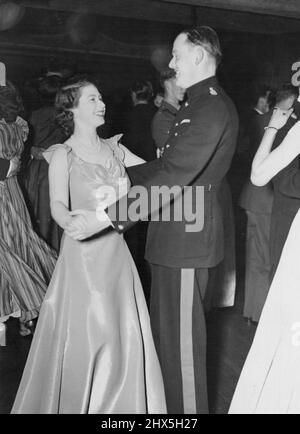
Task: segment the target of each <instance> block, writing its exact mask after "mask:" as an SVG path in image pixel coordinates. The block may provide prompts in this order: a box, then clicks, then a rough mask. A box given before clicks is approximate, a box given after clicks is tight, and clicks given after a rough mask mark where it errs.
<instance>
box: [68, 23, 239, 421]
mask: <svg viewBox="0 0 300 434" xmlns="http://www.w3.org/2000/svg"><path fill="white" fill-rule="evenodd" d="M220 59H221V49H220V45H219V40H218V36H217V34H216V33H215V31H214V30H213V29H211V28H209V27H196V28H193V29H191V30H187V31H184V32H182V33H180V34H179V35H178V36H177V38H176V39H175V41H174V45H173V58H172V60H171V62H170V67H171V68H172V69H174V70H175V72H176V81H177V84H178V86H180V87H182V88H184V89H187V101H186V102H185V103H184V104H183V106H182V107H181V109H180V110H179V112H178V114H177V115H176V117H175V120H174V124H173V126H172V128H171V131H170V134H169V139H168V141H167V143H166V145H165V147H164V152H163V155H162V156H161V158H159V159H157V160H155V161H152V162H149V163H146V164H142V165H140V166H134V167H131V168H129V169H128V173H129V176H130V178H131V181H132V183H133V184H136V185H142V186H144V187H145V188H146V189H147V191H148V193H149V196H150V195H151V187H153V186H158V187H161V186H165V187H169V188H170V189H171V188H172V187H174V186H180V188H181V189H184V188H185V187H186V186H191V187H192V188H193V190H194V191H193V192H194V193H195V192H196V193H197V191H196V190H197V189H196V187H201V188H202V191H203V190H204V203H203V207H202V208H204V209H202V211H203V212H204V227H203V229H202V230H199V231H198V232H189V231H187V221H185V219H184V218H183V219H182V221H175V219H174V221H169V222H167V221H150V223H149V229H148V238H147V245H146V255H145V257H146V259H147V260H148V261H149V262H150V264H151V266H152V286H151V309H150V316H151V324H152V331H153V337H154V341H155V345H156V349H157V353H158V356H159V359H160V363H161V368H162V374H163V378H164V384H165V391H166V399H167V407H168V412H169V413H207V412H208V402H207V386H206V325H205V316H204V309H203V299H204V295H205V290H206V285H207V280H208V269H209V268H210V267H214V266H216V265H217V264H218V263H219V262H220V261H222V259H223V255H224V251H223V250H224V249H223V242H224V240H223V222H222V213H221V209H220V205H219V202H218V196H217V192H218V188H219V185H220V183H221V182H222V179H223V178H224V176H225V175H226V173H227V171H228V169H229V166H230V163H231V159H232V156H233V153H234V150H235V146H236V138H237V132H238V117H237V113H236V110H235V107H234V105H233V103H232V101H231V100H230V98H229V97H228V96H227V95H226V93H225V92H224V90H223V89H222V88H221V87H220V86H219V84H218V82H217V79H216V77H215V73H216V69H217V65H218V64H219V61H220ZM176 199H178V197H177V198H175V200H174V201H173V202H169V203H167V202H166V201H165V202H164V201H162V203H161V205H162V206H163V207H164V206H169V207H170V208H172V207H174V206H175V205H174V204H175V202H176ZM196 200H197V197H196V194H194V195H193V203H192V204H191V203H190V204H189V205H194V204H195V203H196ZM132 202H134V199H133V198H130V195H129V196H125V197H122V198H121V199H120V200H119V201H118V209H119V210H123V211H124V208H126V209H129V207H130V205H131V203H132ZM115 211H116V209H115V206H113V207H109V208H108V210H107V214H108V216H109V217H110V220H111V221H112V224H113V226H114V228H115V229H116V230H117V231H119V232H124V231H125V230H126V229H127V228H129V227H130V226H131V225H133V224H134V222H133V221H130V220H129V219H125V220H124V219H122V220H121V219H119V220H118V219H117V218H116V216H115V214H116V213H115ZM152 211H153V215H155V211H157V210H152ZM171 214H172V213H171ZM144 217H147V215H144V216H143V215H142V216H141V218H144ZM152 220H153V219H152ZM108 225H109V223H104V222H103V221H102V222H99V221H98V223H96V219H95V217H94V223H93V224H92V223H91V224H90V226H89V229H86V231H85V232H83V233H81V234H80V232H79V233H78V234H77V235H75V236H74V234H73V237H76V239H83V238H85V237H87V236H90V235H92V234H93V233H95V232H96V231H97V230H100V229H103V228H105V227H107V226H108Z"/></svg>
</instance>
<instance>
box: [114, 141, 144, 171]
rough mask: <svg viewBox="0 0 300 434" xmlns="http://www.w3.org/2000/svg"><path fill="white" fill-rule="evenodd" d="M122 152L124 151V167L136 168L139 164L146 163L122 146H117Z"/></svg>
mask: <svg viewBox="0 0 300 434" xmlns="http://www.w3.org/2000/svg"><path fill="white" fill-rule="evenodd" d="M119 146H120V148H121V149H122V151H124V164H125V167H131V166H138V165H139V164H143V163H146V161H145V160H143V159H142V158H140V157H138V156H137V155H135V154H133V153H132V152H131V151H129V149H127V148H126V147H125V146H124V145H121V144H119Z"/></svg>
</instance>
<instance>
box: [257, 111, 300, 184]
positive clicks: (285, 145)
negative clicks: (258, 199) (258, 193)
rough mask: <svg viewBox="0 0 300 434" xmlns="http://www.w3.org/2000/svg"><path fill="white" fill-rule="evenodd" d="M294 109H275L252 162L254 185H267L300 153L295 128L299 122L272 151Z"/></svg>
mask: <svg viewBox="0 0 300 434" xmlns="http://www.w3.org/2000/svg"><path fill="white" fill-rule="evenodd" d="M292 111H293V110H292V109H290V110H288V111H285V110H280V109H275V110H274V113H273V115H272V117H271V120H270V122H269V125H268V126H267V127H266V130H265V134H264V136H263V138H262V141H261V143H260V146H259V148H258V150H257V152H256V154H255V157H254V160H253V163H252V170H251V182H252V183H253V184H254V185H257V186H263V185H266V184H267V183H268V182H269V181H270V180H271V179H272V178H273V177H274V176H275V175H276V174H277V173H278V172H280V171H281V170H282V169H283V168H284V167H286V166H287V165H288V164H289V163H290V162H291V161H293V159H294V158H295V157H296V156H297V155H298V154H299V152H300V146H299V139H298V140H297V138H296V136H295V130H294V128H295V126H296V125H297V124H298V123H297V124H296V125H295V126H294V127H293V128H291V130H290V132H289V133H288V134H287V136H286V138H285V139H284V140H283V141H282V143H281V144H280V146H278V148H276V149H274V151H272V152H271V148H272V145H273V142H274V140H275V137H276V134H277V131H278V130H279V129H280V128H282V127H283V126H284V125H285V123H286V121H287V120H288V118H289V116H290V115H291V113H292ZM298 130H299V127H298ZM299 138H300V135H299Z"/></svg>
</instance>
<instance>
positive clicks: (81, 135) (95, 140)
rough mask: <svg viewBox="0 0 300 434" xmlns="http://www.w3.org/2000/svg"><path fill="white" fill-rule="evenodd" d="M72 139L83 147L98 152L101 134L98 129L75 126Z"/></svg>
mask: <svg viewBox="0 0 300 434" xmlns="http://www.w3.org/2000/svg"><path fill="white" fill-rule="evenodd" d="M72 139H73V141H74V142H75V144H77V145H78V146H80V147H81V148H82V149H85V150H86V151H90V152H96V151H97V150H98V149H99V136H98V135H97V131H96V129H91V130H88V129H83V128H75V129H74V133H73V135H72Z"/></svg>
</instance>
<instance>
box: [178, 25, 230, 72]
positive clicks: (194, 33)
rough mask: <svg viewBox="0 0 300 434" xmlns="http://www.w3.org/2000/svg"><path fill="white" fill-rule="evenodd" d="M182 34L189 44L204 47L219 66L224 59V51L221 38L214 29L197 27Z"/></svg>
mask: <svg viewBox="0 0 300 434" xmlns="http://www.w3.org/2000/svg"><path fill="white" fill-rule="evenodd" d="M182 33H183V34H185V35H186V37H187V40H188V41H189V42H191V43H192V44H194V45H200V46H201V47H203V48H204V49H205V50H206V51H207V52H208V53H209V54H210V55H211V56H212V57H214V58H215V60H216V64H217V65H219V63H220V62H221V59H222V50H221V46H220V41H219V37H218V35H217V32H216V31H215V30H214V29H212V28H211V27H208V26H197V27H192V28H190V29H187V30H184V31H183V32H182Z"/></svg>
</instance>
